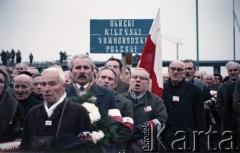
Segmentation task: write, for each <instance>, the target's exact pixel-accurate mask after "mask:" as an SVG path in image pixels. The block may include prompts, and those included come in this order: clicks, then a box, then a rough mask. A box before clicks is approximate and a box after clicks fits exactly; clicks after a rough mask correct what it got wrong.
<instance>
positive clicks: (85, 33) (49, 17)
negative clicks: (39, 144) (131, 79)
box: [0, 0, 240, 61]
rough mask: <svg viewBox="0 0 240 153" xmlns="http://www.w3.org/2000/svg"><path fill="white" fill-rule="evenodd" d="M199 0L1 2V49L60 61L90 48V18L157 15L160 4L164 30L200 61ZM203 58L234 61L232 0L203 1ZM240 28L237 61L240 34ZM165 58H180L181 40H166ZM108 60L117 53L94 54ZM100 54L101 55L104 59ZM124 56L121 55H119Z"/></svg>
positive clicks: (239, 0)
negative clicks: (197, 39)
mask: <svg viewBox="0 0 240 153" xmlns="http://www.w3.org/2000/svg"><path fill="white" fill-rule="evenodd" d="M195 2H196V1H195V0H0V36H1V39H0V49H1V50H2V49H4V50H11V49H12V48H13V49H15V50H18V49H20V50H21V51H22V56H23V61H28V55H29V53H30V52H32V53H33V55H34V61H52V60H58V59H59V52H60V51H61V50H66V52H67V53H68V54H69V55H74V54H77V53H86V52H89V49H90V19H123V18H125V19H154V18H155V16H156V13H157V10H158V8H160V16H161V32H162V34H163V35H165V36H167V37H169V38H171V39H180V40H181V42H182V45H181V46H180V47H179V58H180V59H186V58H191V59H194V60H196V4H195ZM198 10H199V52H200V54H199V59H200V60H233V13H232V12H233V0H199V8H198ZM235 11H236V15H237V17H238V20H239V19H240V0H235ZM235 27H236V40H235V41H236V59H237V60H240V36H239V35H240V34H239V29H238V28H237V25H236V26H235ZM162 51H163V60H173V59H176V44H175V43H173V42H171V41H169V40H166V39H162ZM90 55H91V56H92V58H93V60H95V61H103V60H105V59H108V58H109V57H110V56H112V55H113V54H90ZM99 56H100V57H99ZM114 56H115V57H119V58H121V55H120V54H114Z"/></svg>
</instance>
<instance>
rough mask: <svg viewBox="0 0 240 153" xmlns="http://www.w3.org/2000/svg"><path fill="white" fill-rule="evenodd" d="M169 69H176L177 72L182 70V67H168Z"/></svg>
mask: <svg viewBox="0 0 240 153" xmlns="http://www.w3.org/2000/svg"><path fill="white" fill-rule="evenodd" d="M169 69H170V70H171V71H173V72H174V71H176V70H177V72H182V71H183V70H184V69H182V68H180V67H179V68H176V67H169Z"/></svg>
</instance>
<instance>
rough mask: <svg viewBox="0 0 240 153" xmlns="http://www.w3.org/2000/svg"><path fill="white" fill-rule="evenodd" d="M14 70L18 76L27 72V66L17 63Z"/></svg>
mask: <svg viewBox="0 0 240 153" xmlns="http://www.w3.org/2000/svg"><path fill="white" fill-rule="evenodd" d="M15 70H17V71H18V74H19V73H21V72H24V71H27V70H28V65H27V64H25V63H18V64H16V66H15Z"/></svg>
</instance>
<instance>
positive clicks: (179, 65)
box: [170, 61, 184, 68]
mask: <svg viewBox="0 0 240 153" xmlns="http://www.w3.org/2000/svg"><path fill="white" fill-rule="evenodd" d="M170 67H180V68H184V63H183V62H181V61H173V62H172V63H171V64H170Z"/></svg>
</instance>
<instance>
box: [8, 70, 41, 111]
mask: <svg viewBox="0 0 240 153" xmlns="http://www.w3.org/2000/svg"><path fill="white" fill-rule="evenodd" d="M32 88H33V80H32V78H31V77H30V76H28V75H26V74H20V75H17V76H15V77H14V83H13V90H14V95H15V97H16V99H17V100H18V102H19V103H20V104H21V106H22V108H23V113H24V114H23V115H24V116H26V114H27V112H28V110H29V109H30V108H32V107H33V106H35V105H38V104H41V103H42V102H41V101H39V100H37V99H36V98H34V97H33V96H32V94H31V93H32Z"/></svg>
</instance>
